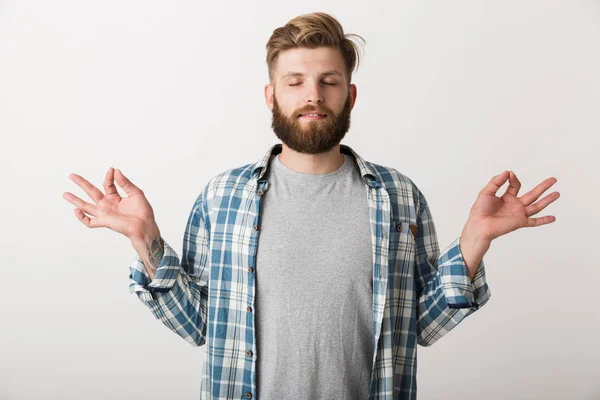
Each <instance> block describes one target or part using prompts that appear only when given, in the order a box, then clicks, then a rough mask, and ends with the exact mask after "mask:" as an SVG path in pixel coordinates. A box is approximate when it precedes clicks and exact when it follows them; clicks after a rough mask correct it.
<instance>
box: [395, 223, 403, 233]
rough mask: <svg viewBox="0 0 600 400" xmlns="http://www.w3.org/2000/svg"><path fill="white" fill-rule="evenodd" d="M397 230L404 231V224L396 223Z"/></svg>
mask: <svg viewBox="0 0 600 400" xmlns="http://www.w3.org/2000/svg"><path fill="white" fill-rule="evenodd" d="M396 230H397V231H398V232H400V231H402V224H398V225H396Z"/></svg>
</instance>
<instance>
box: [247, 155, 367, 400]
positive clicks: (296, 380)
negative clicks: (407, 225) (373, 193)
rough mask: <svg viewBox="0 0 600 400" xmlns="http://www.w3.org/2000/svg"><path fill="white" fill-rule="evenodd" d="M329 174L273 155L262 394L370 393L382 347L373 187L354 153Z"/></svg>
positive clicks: (260, 316) (262, 299)
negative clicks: (376, 320) (377, 326)
mask: <svg viewBox="0 0 600 400" xmlns="http://www.w3.org/2000/svg"><path fill="white" fill-rule="evenodd" d="M344 158H345V161H344V164H343V165H342V166H341V167H340V168H339V169H337V170H336V171H333V172H331V173H328V174H305V173H300V172H296V171H294V170H291V169H289V168H288V167H286V166H285V165H284V164H283V163H281V161H280V160H279V155H276V156H273V157H272V158H271V161H270V166H269V168H268V169H267V173H266V179H267V180H268V181H269V186H268V190H267V191H266V192H265V194H264V195H263V198H262V199H261V221H260V224H261V225H260V226H261V228H260V234H259V238H258V252H257V261H256V301H255V307H256V309H255V310H254V312H255V321H256V338H257V351H258V354H257V355H256V357H257V358H256V359H257V365H256V368H257V370H256V374H257V397H258V399H259V400H281V399H327V400H335V399H340V400H342V399H343V400H351V399H356V400H364V399H367V398H368V397H369V393H368V390H369V383H370V379H371V367H372V362H373V352H374V333H373V252H372V247H371V246H372V244H371V243H372V242H371V240H372V239H371V230H370V223H369V212H368V204H367V194H366V190H367V186H366V185H365V184H364V183H363V182H362V180H361V176H360V171H359V169H358V166H357V164H356V162H355V160H354V159H353V156H352V155H347V154H344Z"/></svg>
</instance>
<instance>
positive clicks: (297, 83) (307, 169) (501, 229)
mask: <svg viewBox="0 0 600 400" xmlns="http://www.w3.org/2000/svg"><path fill="white" fill-rule="evenodd" d="M290 71H292V72H298V73H300V74H301V75H300V76H286V75H288V73H289V72H290ZM329 71H337V73H338V75H330V74H327V72H329ZM328 83H329V84H328ZM292 85H293V86H292ZM356 93H357V92H356V85H354V84H348V76H347V73H346V69H345V65H344V60H343V57H342V54H341V52H340V51H339V50H337V49H332V48H328V47H321V48H316V49H307V48H299V49H290V50H286V51H284V52H281V53H280V55H279V57H278V60H277V63H276V65H275V68H274V70H273V77H272V80H271V81H270V83H269V84H267V85H265V87H264V95H265V101H266V104H267V107H269V109H270V110H271V111H272V112H273V120H274V126H276V127H277V128H278V131H277V132H276V134H277V135H280V136H282V137H283V138H284V139H285V140H282V152H281V154H280V155H279V159H280V161H281V162H282V163H284V164H285V165H286V166H287V167H288V168H290V169H292V170H295V171H298V172H302V173H307V174H326V173H330V172H333V171H335V170H337V169H338V168H340V167H341V165H342V164H343V162H344V157H343V156H342V154H341V153H340V146H339V140H341V139H340V138H341V137H343V135H344V134H345V133H346V130H347V129H346V128H347V125H346V124H345V123H344V121H346V119H348V121H349V114H350V111H351V110H352V109H353V108H354V104H355V102H356ZM313 110H317V111H318V112H323V113H326V114H327V115H328V116H327V118H325V119H324V120H313V121H311V120H306V119H303V118H298V115H299V114H301V113H303V112H308V111H313ZM290 144H293V146H290ZM300 150H301V151H300ZM69 179H71V180H72V181H73V182H74V183H76V184H77V185H78V186H79V187H80V188H82V189H83V190H84V191H85V192H86V193H87V195H88V196H89V197H90V198H91V199H92V200H93V202H94V203H90V202H86V201H84V200H82V199H80V198H79V197H77V196H75V195H73V194H72V193H69V192H64V193H63V198H64V199H65V200H67V201H68V202H70V203H71V204H73V205H75V207H76V208H75V209H74V210H73V211H74V214H75V216H76V217H77V219H79V220H80V221H81V222H82V223H83V224H84V225H85V226H87V227H88V228H99V227H106V228H109V229H111V230H114V231H115V232H119V233H121V234H123V235H124V236H126V237H128V238H129V239H130V240H131V243H132V245H133V247H134V248H135V249H136V251H137V252H138V254H139V255H140V258H141V259H142V261H143V263H144V266H145V268H146V271H147V272H148V275H149V276H150V279H153V278H154V272H155V271H156V269H157V267H158V265H159V262H160V260H161V258H162V256H163V254H164V243H163V241H162V239H161V236H160V231H159V229H158V226H157V225H156V222H155V219H154V212H153V210H152V207H151V206H150V203H149V202H148V200H147V199H146V197H145V195H144V193H143V191H142V190H141V189H140V188H138V187H137V186H136V185H134V184H133V183H132V182H131V181H130V180H129V179H128V178H127V177H125V175H123V173H122V172H121V171H120V170H118V169H117V170H115V169H113V168H112V167H111V168H109V169H108V172H107V173H106V177H105V180H104V189H105V192H106V193H105V194H104V193H102V192H101V191H100V190H99V189H97V188H96V187H95V186H94V185H92V184H91V183H90V182H88V181H87V180H86V179H84V178H83V177H81V176H79V175H77V174H70V175H69ZM506 181H508V182H509V185H508V188H507V190H506V192H505V193H504V194H503V195H502V196H501V197H497V196H496V193H497V191H498V190H499V189H500V187H501V186H502V185H503V184H504V183H506ZM115 182H116V183H117V184H118V185H119V186H120V187H121V188H122V189H123V190H124V191H125V193H126V194H127V197H121V196H120V195H119V193H118V192H117V189H116V186H115ZM556 182H557V179H556V178H554V177H550V178H547V179H545V180H544V181H542V182H541V183H540V184H538V185H537V186H535V187H534V188H533V189H532V190H530V191H529V192H527V193H525V194H524V195H522V196H520V197H519V196H518V192H519V190H520V189H521V182H520V181H519V179H518V178H517V176H516V175H515V174H514V172H513V171H503V172H502V173H501V174H499V175H497V176H495V177H493V178H492V179H491V180H490V181H489V183H488V184H487V185H486V186H485V187H484V188H483V189H482V190H481V191H480V192H479V194H478V197H477V200H476V201H475V203H474V204H473V206H472V207H471V210H470V213H469V218H468V220H467V222H466V224H465V226H464V228H463V231H462V233H461V236H460V251H461V253H462V255H463V258H464V260H465V264H466V267H467V270H468V275H469V277H470V278H471V280H473V279H474V278H475V275H476V272H477V267H478V266H479V264H480V262H481V260H482V258H483V256H484V254H485V253H486V252H487V250H488V249H489V247H490V244H491V242H492V240H494V239H496V238H498V237H500V236H502V235H505V234H507V233H509V232H512V231H514V230H517V229H520V228H526V227H538V226H543V225H547V224H550V223H552V222H554V221H555V220H556V218H555V217H554V216H544V217H538V218H532V216H533V215H536V214H538V213H539V212H540V211H542V210H544V209H545V208H546V207H547V206H548V205H549V204H551V203H552V202H554V201H556V199H558V198H559V197H560V193H558V192H553V193H550V194H549V195H547V196H545V197H543V198H541V199H540V200H538V199H539V198H540V197H541V195H542V194H544V193H545V192H546V191H547V190H548V189H549V188H550V187H551V186H552V185H554V184H555V183H556ZM90 216H92V217H94V218H90Z"/></svg>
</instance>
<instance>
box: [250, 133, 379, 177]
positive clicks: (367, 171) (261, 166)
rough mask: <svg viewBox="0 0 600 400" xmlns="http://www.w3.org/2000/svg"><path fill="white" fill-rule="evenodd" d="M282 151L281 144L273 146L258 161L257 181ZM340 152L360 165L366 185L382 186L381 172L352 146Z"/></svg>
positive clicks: (341, 146)
mask: <svg viewBox="0 0 600 400" xmlns="http://www.w3.org/2000/svg"><path fill="white" fill-rule="evenodd" d="M282 149H283V146H282V144H281V143H277V144H275V145H273V146H271V148H270V149H269V150H268V151H267V152H266V153H265V155H264V156H263V157H262V158H261V159H260V160H258V161H257V162H256V164H254V169H253V174H254V176H255V177H256V179H258V180H260V179H261V178H262V177H263V175H264V174H265V172H266V171H267V168H268V167H269V161H270V159H271V157H272V156H275V155H277V154H279V153H281V150H282ZM340 152H341V153H344V154H348V155H351V156H353V157H354V160H355V161H356V164H357V165H358V169H359V170H360V175H361V176H362V179H363V181H364V182H365V184H367V185H369V186H373V187H379V186H381V181H382V178H381V175H380V174H379V172H378V171H377V170H375V169H374V168H373V167H372V166H371V165H370V163H367V162H366V161H365V160H363V158H362V157H361V156H360V155H358V153H357V152H355V151H354V150H353V149H352V148H351V147H350V146H348V145H345V144H340Z"/></svg>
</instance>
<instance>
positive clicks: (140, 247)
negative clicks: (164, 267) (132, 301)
mask: <svg viewBox="0 0 600 400" xmlns="http://www.w3.org/2000/svg"><path fill="white" fill-rule="evenodd" d="M69 179H71V180H72V181H73V182H75V183H76V184H77V185H79V187H81V188H82V189H83V190H84V191H85V192H86V193H87V194H88V196H90V198H91V199H92V200H93V201H94V203H96V204H92V203H88V202H86V201H83V200H82V199H80V198H79V197H77V196H75V195H74V194H72V193H69V192H64V193H63V198H64V199H65V200H67V201H68V202H70V203H72V204H73V205H75V206H76V207H77V208H76V209H75V210H73V212H74V213H75V216H76V217H77V218H78V219H79V220H80V221H81V222H82V223H83V224H84V225H86V226H87V227H88V228H100V227H104V228H109V229H111V230H113V231H115V232H119V233H120V234H122V235H124V236H126V237H128V238H129V239H130V240H131V243H132V244H133V246H134V248H135V249H136V251H137V252H138V254H139V255H140V257H141V258H142V260H143V262H144V265H145V266H146V270H147V271H148V272H149V275H150V279H153V278H154V274H153V271H155V270H156V267H157V265H158V261H160V259H161V258H162V255H163V243H162V240H161V238H160V231H159V229H158V226H157V225H156V222H155V219H154V211H153V210H152V206H150V203H149V202H148V200H147V199H146V196H145V195H144V192H143V191H142V190H141V189H140V188H138V187H137V186H135V185H134V184H133V183H131V181H130V180H129V179H127V178H126V177H125V175H123V174H122V173H121V171H120V170H118V169H117V170H114V169H113V168H112V167H111V168H109V169H108V172H107V173H106V178H105V179H104V190H105V191H106V194H103V193H102V192H101V191H100V190H99V189H98V188H96V187H95V186H94V185H92V184H91V183H90V182H88V181H87V180H86V179H84V178H83V177H81V176H79V175H77V174H70V175H69ZM115 181H116V183H117V184H118V185H119V186H120V187H121V188H122V189H123V190H124V191H125V193H126V194H127V197H125V198H123V197H121V196H120V195H119V193H118V192H117V188H116V186H115ZM86 214H89V215H91V216H93V217H95V218H90V217H89V216H88V215H86ZM149 267H150V268H149Z"/></svg>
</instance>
